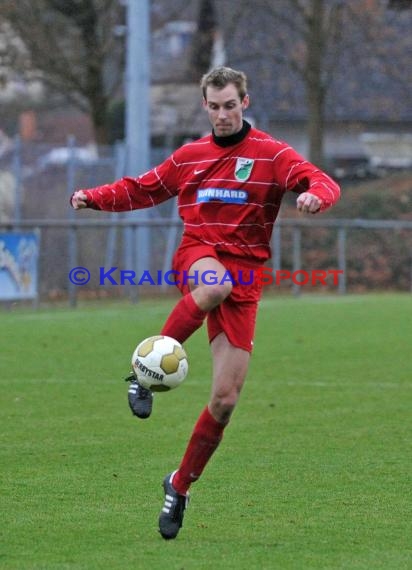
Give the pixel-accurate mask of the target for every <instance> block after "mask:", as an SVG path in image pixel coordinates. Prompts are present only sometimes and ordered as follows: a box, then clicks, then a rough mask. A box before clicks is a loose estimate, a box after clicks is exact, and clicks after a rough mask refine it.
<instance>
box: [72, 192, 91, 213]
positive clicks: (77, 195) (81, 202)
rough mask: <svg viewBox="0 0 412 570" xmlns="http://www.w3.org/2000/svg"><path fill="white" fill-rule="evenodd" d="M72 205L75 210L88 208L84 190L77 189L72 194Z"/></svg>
mask: <svg viewBox="0 0 412 570" xmlns="http://www.w3.org/2000/svg"><path fill="white" fill-rule="evenodd" d="M70 202H71V205H72V207H73V208H74V209H75V210H81V209H82V208H87V196H86V194H85V193H84V192H83V190H77V191H76V192H74V193H73V194H72V197H71V198H70Z"/></svg>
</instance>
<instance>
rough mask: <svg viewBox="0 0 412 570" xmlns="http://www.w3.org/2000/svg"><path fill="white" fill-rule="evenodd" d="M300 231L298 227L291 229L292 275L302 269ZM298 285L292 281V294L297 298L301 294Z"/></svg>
mask: <svg viewBox="0 0 412 570" xmlns="http://www.w3.org/2000/svg"><path fill="white" fill-rule="evenodd" d="M301 238H302V229H301V228H300V227H298V226H294V227H293V273H294V274H296V273H295V272H296V271H299V270H300V269H302V255H301V241H302V239H301ZM300 289H301V288H300V285H298V284H297V283H295V282H294V281H292V293H293V295H294V296H295V297H298V296H299V295H300V293H301V291H300Z"/></svg>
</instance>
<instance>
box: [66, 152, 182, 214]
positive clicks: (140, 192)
mask: <svg viewBox="0 0 412 570" xmlns="http://www.w3.org/2000/svg"><path fill="white" fill-rule="evenodd" d="M178 189H179V183H178V178H177V174H176V165H175V163H174V160H173V157H172V156H171V157H169V158H168V159H166V160H165V161H164V162H163V163H162V164H160V165H159V166H156V167H155V168H153V169H152V170H148V171H147V172H145V173H144V174H142V175H140V176H138V177H137V178H132V177H124V178H121V179H120V180H116V181H115V182H112V183H111V184H105V185H103V186H97V187H96V188H88V189H80V190H77V191H76V192H74V193H73V194H72V196H71V198H70V203H71V205H72V207H73V208H74V209H75V210H80V209H82V208H92V209H94V210H105V211H109V212H127V211H130V210H138V209H142V208H150V207H152V206H156V205H157V204H160V203H161V202H164V201H165V200H168V199H169V198H172V197H173V196H176V195H177V193H178Z"/></svg>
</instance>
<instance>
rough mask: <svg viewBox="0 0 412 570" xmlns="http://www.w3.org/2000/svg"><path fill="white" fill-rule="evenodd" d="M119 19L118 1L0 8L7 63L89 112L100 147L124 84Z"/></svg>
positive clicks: (51, 1)
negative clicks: (117, 33) (111, 107)
mask: <svg viewBox="0 0 412 570" xmlns="http://www.w3.org/2000/svg"><path fill="white" fill-rule="evenodd" d="M120 18H121V6H120V4H119V2H117V1H116V0H36V2H31V1H30V0H19V2H14V1H7V2H3V3H2V4H1V6H0V21H1V22H2V23H3V26H4V25H6V24H7V27H8V29H9V33H8V35H7V38H9V40H10V41H9V42H8V44H7V53H8V57H9V62H10V61H13V62H14V64H15V65H16V66H17V69H19V71H20V72H21V73H30V74H31V77H33V76H35V75H37V76H38V77H39V78H40V79H41V80H42V81H43V83H44V84H45V85H47V86H49V87H50V88H51V89H52V90H54V91H56V92H58V93H60V94H64V96H65V97H66V98H67V100H68V101H70V102H72V103H73V104H74V105H76V106H77V107H78V108H80V109H81V110H82V111H84V112H86V113H88V114H89V115H90V117H91V119H92V123H93V126H94V132H95V139H96V141H97V142H98V143H99V144H105V143H107V140H108V133H107V122H106V121H107V110H108V105H109V103H110V100H111V98H112V96H113V94H114V93H115V92H116V90H117V89H118V88H119V84H120V83H121V81H122V75H121V73H122V69H121V67H122V66H121V65H119V60H120V58H121V49H120V47H119V46H118V40H117V39H116V37H115V34H114V30H115V29H116V25H117V24H119V23H120ZM16 38H18V39H19V40H20V42H19V43H18V44H17V43H16ZM11 40H13V41H11ZM13 54H14V58H13Z"/></svg>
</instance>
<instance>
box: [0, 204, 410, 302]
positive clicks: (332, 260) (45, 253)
mask: <svg viewBox="0 0 412 570" xmlns="http://www.w3.org/2000/svg"><path fill="white" fill-rule="evenodd" d="M83 213H84V212H82V214H83ZM143 228H147V229H148V231H149V235H150V240H149V243H150V251H149V252H142V251H141V247H140V243H141V242H140V239H139V232H141V231H142V229H143ZM0 229H1V231H11V232H18V231H27V230H36V231H37V232H39V233H40V259H39V287H38V291H39V298H40V299H42V300H49V301H50V300H51V301H53V300H67V301H68V303H69V304H70V305H71V306H75V305H76V303H77V301H78V299H79V298H81V299H101V298H118V297H129V298H130V299H131V300H132V301H136V300H137V299H138V298H139V297H141V296H147V295H151V296H156V295H159V294H165V293H167V292H168V291H171V290H173V291H174V290H175V287H169V285H170V284H171V280H172V278H171V277H168V278H167V279H165V276H166V275H167V272H168V270H169V269H170V267H171V261H172V255H173V252H174V250H175V248H176V247H177V245H178V242H179V238H180V234H181V222H180V220H179V219H177V218H163V217H157V218H150V219H149V218H146V219H139V220H131V219H130V218H129V217H124V216H123V217H122V215H121V214H120V215H118V214H115V215H111V216H110V217H104V218H103V219H100V220H99V219H72V220H51V219H50V220H42V219H40V220H39V219H37V220H36V219H32V220H22V221H19V222H16V221H10V222H8V223H2V224H0ZM130 248H131V249H130ZM272 251H273V256H272V260H271V262H270V263H269V264H268V266H267V273H266V274H265V278H264V281H263V283H264V284H266V285H267V290H268V291H269V292H270V291H274V290H281V291H290V292H291V293H292V294H293V295H299V294H301V293H302V292H315V291H316V292H322V293H331V292H335V293H338V294H345V293H347V292H353V291H366V290H388V289H392V290H394V289H396V290H403V291H412V261H411V252H412V222H408V221H395V220H373V221H372V220H347V219H330V218H328V219H326V218H325V219H321V218H320V219H319V218H318V219H316V220H314V219H280V220H279V221H278V223H277V226H276V227H275V230H274V233H273V238H272ZM368 252H369V253H368ZM142 253H144V254H145V255H144V258H145V259H149V262H148V263H147V264H145V263H142V259H141V258H142ZM147 254H148V255H147ZM365 255H366V257H367V258H365ZM76 269H77V270H80V274H79V275H78V282H77V284H76V277H74V278H73V274H74V273H73V272H75V271H76ZM85 272H87V274H88V279H87V280H86V279H85V278H84V274H85ZM86 281H87V282H86Z"/></svg>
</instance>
